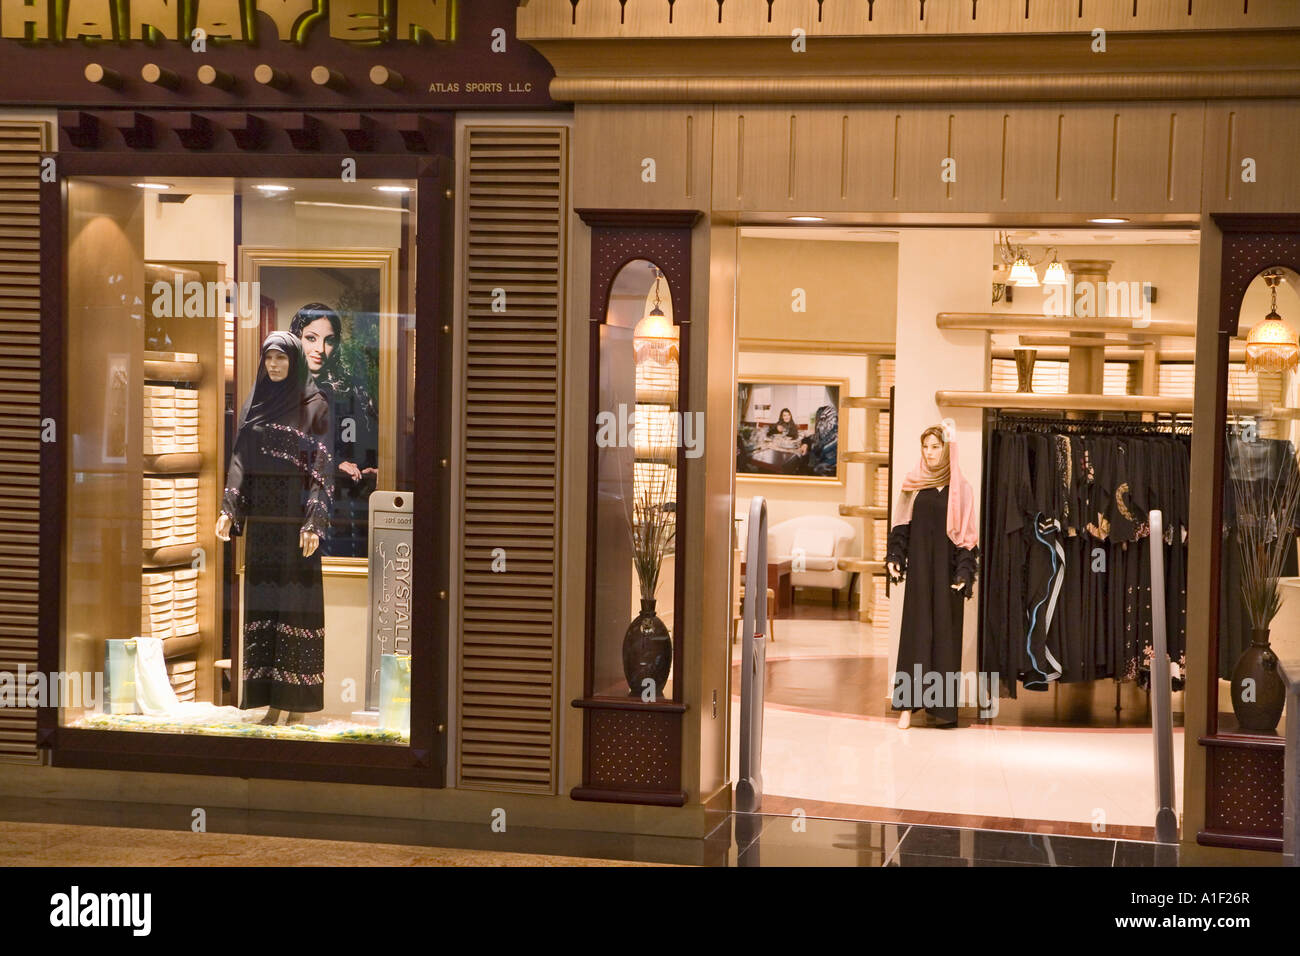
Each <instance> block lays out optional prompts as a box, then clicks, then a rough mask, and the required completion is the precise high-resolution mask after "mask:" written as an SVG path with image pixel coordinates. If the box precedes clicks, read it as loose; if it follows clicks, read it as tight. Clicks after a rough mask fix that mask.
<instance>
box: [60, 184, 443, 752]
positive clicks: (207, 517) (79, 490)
mask: <svg viewBox="0 0 1300 956" xmlns="http://www.w3.org/2000/svg"><path fill="white" fill-rule="evenodd" d="M416 198H417V182H416V180H414V179H393V180H389V179H384V180H366V179H360V180H357V181H355V182H348V181H340V180H339V179H333V180H330V179H277V180H271V179H241V178H191V177H166V178H158V179H150V178H143V177H139V176H134V177H133V176H112V177H110V176H74V177H71V178H69V180H68V181H67V183H66V191H65V203H66V206H65V209H66V218H65V225H64V243H65V245H64V253H65V257H66V272H65V274H66V286H65V289H64V308H65V312H66V326H65V331H64V348H65V368H66V378H65V381H66V392H65V407H66V415H67V421H66V424H64V425H63V428H64V429H65V430H66V432H67V434H68V435H69V436H70V437H69V438H68V439H67V440H68V441H70V442H71V445H70V447H69V449H68V451H67V453H66V454H67V457H66V461H67V485H66V498H65V520H66V533H65V544H64V550H63V584H64V587H63V604H64V606H63V612H62V620H63V629H62V635H61V641H62V644H61V658H62V661H61V666H62V668H63V670H65V671H66V672H76V673H85V674H101V673H102V674H103V675H104V687H103V692H102V694H101V695H99V699H96V700H93V701H87V700H86V698H85V695H83V698H82V700H80V701H65V702H64V706H61V708H60V711H59V723H60V726H64V727H70V728H79V729H91V730H110V731H138V732H153V733H166V734H191V735H218V736H237V737H258V738H274V739H286V740H304V741H351V742H366V743H374V744H380V745H389V746H408V745H409V744H410V723H411V721H410V709H411V697H412V693H413V691H412V682H411V673H412V668H411V661H412V641H411V635H412V629H411V608H412V578H411V567H412V561H411V554H412V540H411V535H412V530H413V506H414V488H415V467H414V462H415V459H414V456H415V444H414V439H415V424H416V422H415V394H416V393H415V388H416V382H415V308H414V295H415V278H416V277H415V255H414V248H415V234H416V221H415V220H416V209H417V205H416ZM415 692H416V693H419V691H418V690H417V691H415Z"/></svg>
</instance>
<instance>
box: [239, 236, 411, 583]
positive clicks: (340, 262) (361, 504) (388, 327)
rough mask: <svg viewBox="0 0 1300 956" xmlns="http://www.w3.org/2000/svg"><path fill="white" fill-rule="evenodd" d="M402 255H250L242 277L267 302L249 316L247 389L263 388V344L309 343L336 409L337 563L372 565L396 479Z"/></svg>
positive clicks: (243, 321)
mask: <svg viewBox="0 0 1300 956" xmlns="http://www.w3.org/2000/svg"><path fill="white" fill-rule="evenodd" d="M397 258H398V254H397V250H395V249H310V250H286V249H273V248H253V247H243V248H241V249H240V251H239V265H240V269H239V274H240V278H241V280H242V281H244V282H248V283H256V285H255V286H253V288H254V289H256V290H257V294H258V297H259V302H258V305H257V307H256V308H255V309H254V310H252V313H251V314H249V315H248V316H244V317H241V318H240V321H239V329H238V332H237V346H236V351H237V355H238V362H237V365H238V369H237V376H236V377H237V389H238V394H239V396H240V399H239V400H240V401H242V400H243V398H242V397H243V396H245V395H247V394H248V393H249V391H250V389H251V388H252V386H253V382H254V380H255V378H256V375H257V359H258V355H259V351H260V346H261V343H262V341H263V340H264V339H265V338H266V336H267V335H268V334H270V333H271V332H274V331H284V332H293V333H294V334H296V335H297V336H298V337H299V338H300V339H302V341H303V351H304V352H305V354H306V356H307V364H308V369H309V370H310V372H311V375H312V378H313V380H314V381H315V383H316V386H317V387H318V388H319V389H320V390H321V391H322V392H323V393H324V394H325V395H326V397H327V398H328V399H329V402H330V411H331V415H332V417H333V425H334V436H335V437H334V447H333V448H332V449H331V452H332V453H333V455H334V460H335V466H336V470H335V475H334V482H335V485H334V514H333V516H332V520H331V527H330V534H329V535H328V537H327V538H326V540H325V541H324V542H323V543H322V553H323V556H324V557H325V559H326V562H327V563H352V562H356V563H358V564H364V562H365V559H366V542H367V538H368V534H369V499H370V494H371V493H372V492H374V491H376V490H391V489H392V486H393V482H394V480H395V476H394V467H395V460H396V444H397V435H396V416H397V413H398V409H397V404H398V403H397V379H398V369H397V360H398V359H397V352H398V347H397V346H398V335H399V330H398V315H397V280H398V268H397Z"/></svg>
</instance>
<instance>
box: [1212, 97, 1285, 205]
mask: <svg viewBox="0 0 1300 956" xmlns="http://www.w3.org/2000/svg"><path fill="white" fill-rule="evenodd" d="M1297 109H1300V100H1277V101H1270V102H1245V101H1225V102H1222V103H1212V104H1210V105H1209V106H1208V107H1207V112H1206V117H1207V121H1206V122H1207V129H1206V136H1205V143H1206V151H1205V155H1206V169H1205V172H1206V177H1207V187H1208V188H1207V191H1206V201H1207V203H1208V205H1207V206H1206V211H1207V212H1277V211H1291V210H1294V209H1295V208H1296V203H1297V198H1298V197H1300V163H1297V162H1296V157H1297V156H1298V155H1300V124H1297V123H1296V120H1295V116H1296V111H1297ZM1247 158H1250V159H1254V160H1255V182H1253V183H1246V182H1242V179H1241V176H1242V161H1243V160H1245V159H1247Z"/></svg>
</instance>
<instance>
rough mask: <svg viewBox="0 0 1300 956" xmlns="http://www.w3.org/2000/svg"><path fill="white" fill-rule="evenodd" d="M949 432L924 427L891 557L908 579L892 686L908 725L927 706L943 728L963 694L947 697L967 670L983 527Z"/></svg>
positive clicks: (898, 509) (893, 576)
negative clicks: (965, 641) (967, 627)
mask: <svg viewBox="0 0 1300 956" xmlns="http://www.w3.org/2000/svg"><path fill="white" fill-rule="evenodd" d="M946 439H947V436H946V433H945V430H944V428H943V427H942V426H938V425H935V426H932V427H930V428H927V429H926V430H925V431H923V432H922V433H921V460H920V462H919V463H918V464H917V466H916V467H915V468H913V469H912V470H911V471H910V472H908V473H907V474H906V475H905V476H904V478H903V483H902V484H903V487H902V491H901V493H900V494H899V497H898V504H897V505H896V506H895V508H894V515H893V518H894V527H893V529H892V530H891V532H890V535H889V548H888V552H887V554H886V557H885V570H886V572H887V573H888V575H889V579H890V580H891V581H892V582H894V583H895V584H897V583H899V582H901V581H903V580H904V578H906V579H907V583H906V584H905V585H904V592H903V621H902V627H901V629H900V631H899V641H898V664H897V666H896V667H895V670H894V679H893V691H892V697H893V708H894V709H895V710H898V711H901V713H900V714H899V718H898V726H899V727H900V728H903V729H906V728H907V727H909V726H910V725H911V722H912V711H914V710H919V709H921V708H922V707H924V708H925V709H926V710H928V711H929V712H930V714H931V716H932V717H934V718H935V720H936V721H937V722H938V725H939V726H941V727H953V726H956V724H957V701H956V700H955V699H947V698H949V697H950V696H951V695H952V693H953V689H954V688H955V687H956V686H957V684H958V682H959V678H960V674H961V638H962V599H963V598H969V597H970V596H971V586H972V585H973V584H974V583H975V574H976V564H977V559H978V557H979V548H978V547H977V543H978V541H979V533H978V531H977V529H976V523H975V495H974V492H973V491H972V490H971V486H970V483H969V482H968V481H967V480H966V478H965V477H964V476H963V475H962V473H961V469H960V468H959V467H958V466H957V443H956V441H953V440H946ZM930 675H937V676H934V677H931V676H930ZM952 675H957V677H956V678H954V677H953V676H952ZM937 681H941V686H940V687H937V688H936V687H934V684H935V682H937ZM936 695H937V697H938V698H940V699H936Z"/></svg>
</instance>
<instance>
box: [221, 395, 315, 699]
mask: <svg viewBox="0 0 1300 956" xmlns="http://www.w3.org/2000/svg"><path fill="white" fill-rule="evenodd" d="M332 437H333V430H332V427H331V424H330V409H329V404H328V402H327V401H326V399H325V397H324V396H323V395H320V394H316V395H313V396H312V397H311V398H310V399H308V400H307V401H305V402H304V403H303V404H302V405H300V406H298V407H297V408H296V409H294V410H293V411H291V412H290V413H288V414H286V415H284V416H282V417H281V418H280V419H277V420H274V421H265V422H260V423H257V424H253V425H250V426H249V427H248V428H247V429H245V430H244V431H243V432H242V433H241V435H240V438H239V440H238V442H237V444H236V447H235V449H234V451H233V452H232V453H231V456H230V470H229V472H228V474H227V478H226V488H225V495H224V498H223V501H222V511H223V512H224V513H225V514H227V515H229V516H230V519H231V522H232V528H231V533H232V534H241V533H242V534H243V535H244V536H245V542H246V544H245V549H244V555H245V565H244V566H245V579H244V648H243V659H242V661H241V679H242V681H243V695H242V697H241V700H240V706H241V707H243V708H245V709H248V708H254V707H265V706H267V705H270V706H271V707H275V708H278V709H280V710H288V711H298V712H300V713H306V712H311V711H318V710H323V709H324V707H325V697H324V692H325V683H324V681H325V597H324V591H323V588H322V584H321V550H322V549H320V548H318V549H317V550H316V552H315V553H314V554H312V556H311V557H307V558H304V557H303V555H302V546H301V543H300V540H299V534H300V533H301V532H303V531H310V532H314V533H315V534H317V535H318V536H319V537H320V538H321V539H322V541H323V540H324V539H325V536H326V534H327V533H328V531H329V525H330V513H331V510H332V505H333V502H332V498H333V488H334V481H333V478H334V464H333V460H332V457H331V455H330V450H329V447H328V443H329V442H330V441H331V439H332Z"/></svg>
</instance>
